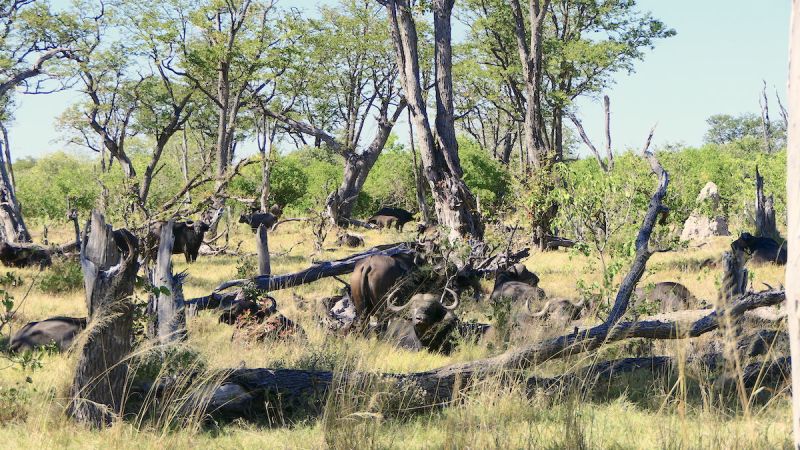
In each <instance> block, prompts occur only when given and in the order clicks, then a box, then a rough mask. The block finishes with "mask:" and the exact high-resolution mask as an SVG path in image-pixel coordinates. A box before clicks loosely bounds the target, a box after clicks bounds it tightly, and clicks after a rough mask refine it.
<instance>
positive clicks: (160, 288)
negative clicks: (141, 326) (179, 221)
mask: <svg viewBox="0 0 800 450" xmlns="http://www.w3.org/2000/svg"><path fill="white" fill-rule="evenodd" d="M173 224H174V220H170V221H169V222H168V223H167V226H165V227H161V236H160V241H159V246H158V257H157V259H156V267H155V270H153V271H152V272H151V273H150V283H151V285H152V287H153V292H152V293H151V294H150V304H151V311H152V314H153V320H154V322H155V323H154V324H153V331H154V334H155V336H153V337H155V338H157V339H158V341H159V343H161V344H162V345H165V344H169V343H172V342H177V341H181V340H183V339H185V338H186V314H185V311H184V298H183V279H184V278H185V274H179V275H173V274H172V247H173V246H174V245H175V235H174V234H173V232H172V231H173Z"/></svg>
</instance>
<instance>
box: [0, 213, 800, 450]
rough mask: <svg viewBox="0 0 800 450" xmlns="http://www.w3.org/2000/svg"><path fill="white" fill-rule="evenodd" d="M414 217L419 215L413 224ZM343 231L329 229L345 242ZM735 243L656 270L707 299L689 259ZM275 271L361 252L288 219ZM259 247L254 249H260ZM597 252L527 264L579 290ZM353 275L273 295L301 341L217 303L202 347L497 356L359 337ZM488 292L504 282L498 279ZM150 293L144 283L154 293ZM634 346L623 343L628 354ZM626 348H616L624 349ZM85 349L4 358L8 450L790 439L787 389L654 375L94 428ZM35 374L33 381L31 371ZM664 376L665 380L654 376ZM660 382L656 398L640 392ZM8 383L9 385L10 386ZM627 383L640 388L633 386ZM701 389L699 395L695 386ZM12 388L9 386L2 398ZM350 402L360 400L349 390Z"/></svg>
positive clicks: (206, 354) (404, 366)
mask: <svg viewBox="0 0 800 450" xmlns="http://www.w3.org/2000/svg"><path fill="white" fill-rule="evenodd" d="M237 227H238V228H236V229H235V239H234V242H236V241H239V240H242V241H243V242H242V245H241V247H240V250H241V251H243V252H253V251H254V243H253V242H252V241H253V239H252V237H251V235H250V234H249V231H248V230H247V229H246V228H244V226H238V225H237ZM409 228H410V227H409ZM364 235H365V240H366V245H367V247H370V246H372V245H375V244H379V243H385V242H392V241H400V240H404V239H409V238H412V237H413V233H410V232H408V233H397V232H384V233H379V232H376V231H367V232H365V233H364ZM50 236H51V240H53V241H66V240H67V239H69V230H68V229H66V228H64V229H59V230H55V231H53V230H51V233H50ZM334 239H335V236H333V234H331V235H330V236H329V237H328V244H327V245H326V248H327V247H333V244H332V241H333V240H334ZM729 242H730V240H729V239H727V238H719V239H716V240H714V241H712V242H710V243H709V244H708V245H706V246H703V247H701V248H690V249H689V250H686V251H682V252H678V253H665V254H658V255H656V256H654V257H653V259H652V262H651V264H650V268H651V269H650V270H649V271H648V272H647V273H646V275H645V278H644V282H658V281H666V280H671V281H678V282H681V283H683V284H685V285H686V286H687V287H689V289H690V290H691V291H692V292H694V293H695V295H696V296H697V297H699V298H703V299H708V300H712V299H713V298H714V297H715V296H716V290H717V283H718V281H717V280H718V278H719V274H718V271H715V270H702V271H684V270H681V269H680V268H679V267H680V265H681V264H682V263H685V262H686V261H690V260H695V259H698V260H699V259H702V258H706V257H717V256H719V255H720V254H721V253H722V251H724V250H725V248H726V246H727V245H728V243H729ZM270 246H271V250H272V253H273V258H272V269H273V272H274V273H287V272H293V271H296V270H300V269H302V268H305V267H307V266H308V265H309V263H310V262H311V260H312V258H314V259H334V258H339V257H342V256H345V255H347V254H350V253H352V252H353V250H351V249H336V250H333V251H326V252H325V253H324V254H323V255H312V253H313V238H312V236H311V233H310V230H308V229H307V228H305V227H304V226H302V225H300V224H296V223H289V224H284V225H282V226H281V227H280V228H279V229H278V231H277V232H276V233H273V234H271V235H270ZM250 258H251V259H252V258H253V257H250ZM174 261H175V266H176V267H175V270H176V271H182V270H187V271H188V273H189V278H188V279H187V283H186V286H185V288H184V292H185V294H186V296H187V297H193V296H198V295H201V294H206V293H208V291H209V290H211V289H213V287H214V286H216V285H217V284H218V283H219V282H221V281H224V280H228V279H230V278H233V277H235V275H236V271H237V268H236V266H237V264H238V258H237V257H232V256H218V257H214V258H209V257H201V258H200V260H199V261H198V262H197V263H195V264H192V265H187V264H185V263H184V262H183V258H182V257H181V256H176V257H175V259H174ZM589 262H590V260H589V259H587V258H586V257H583V256H576V255H572V254H570V253H567V252H554V253H547V254H534V255H533V256H532V257H531V258H529V260H528V261H526V264H527V266H528V267H529V268H530V269H531V270H533V271H535V272H537V273H538V274H539V275H540V278H541V285H542V287H543V288H544V289H545V290H546V291H547V292H548V294H550V295H552V296H558V297H568V298H576V297H577V296H578V288H577V280H579V279H582V280H585V281H586V282H587V283H591V282H599V280H600V275H599V274H598V273H596V272H592V271H591V270H589V267H590V264H589ZM14 272H15V273H17V274H18V275H21V276H22V277H23V278H24V279H25V282H26V283H25V285H23V286H20V287H16V288H13V289H11V292H12V294H13V295H14V296H15V298H16V300H17V301H18V302H22V300H23V298H24V297H25V292H26V290H27V289H28V288H29V287H30V285H31V283H32V282H34V280H35V279H36V278H37V276H38V274H37V271H36V270H14ZM752 272H753V273H754V275H753V283H754V285H755V287H757V288H758V287H760V286H761V283H769V284H772V285H778V284H780V283H781V281H782V279H783V270H782V269H781V268H778V267H772V266H765V267H758V268H755V269H752ZM340 286H341V285H340V284H339V283H338V282H337V281H335V280H333V279H325V280H321V281H318V282H316V283H313V284H309V285H305V286H300V287H298V288H295V289H287V290H283V291H278V292H275V293H273V295H274V296H275V297H276V299H277V301H278V304H279V308H280V310H281V311H282V312H283V314H284V315H286V316H287V317H289V318H291V319H292V320H295V321H297V322H298V323H299V324H300V325H301V326H302V327H303V328H304V329H305V331H306V334H307V339H306V340H298V341H291V342H288V343H282V344H276V343H270V342H266V343H257V344H247V345H243V344H241V343H237V342H232V341H231V335H232V330H231V328H230V327H229V326H227V325H221V324H219V323H217V319H216V315H215V314H213V313H211V312H204V313H202V314H200V315H199V316H198V317H196V318H193V319H192V320H191V321H190V323H189V328H190V339H189V342H188V345H189V346H190V347H192V348H194V349H196V351H198V352H199V354H200V355H201V356H202V358H203V359H204V360H205V361H206V363H207V364H208V366H209V367H211V368H229V367H237V366H241V365H243V366H246V367H303V368H310V367H317V368H320V369H331V368H334V367H340V366H341V364H342V363H343V362H347V364H354V365H355V366H356V367H357V368H359V369H361V370H368V371H374V372H409V371H419V370H425V369H431V368H434V367H437V366H441V365H443V364H447V363H450V362H455V361H465V360H470V359H477V358H481V357H485V356H487V355H489V354H490V353H491V351H490V350H489V349H487V347H486V346H485V345H465V346H462V347H461V348H460V349H459V350H458V351H456V352H455V353H454V354H452V355H450V356H442V355H435V354H430V353H427V352H421V353H411V352H407V351H403V350H398V349H395V348H393V347H392V346H390V345H388V344H386V343H382V342H378V341H376V340H365V339H361V338H356V337H346V338H334V337H331V336H329V335H327V334H326V333H325V332H324V331H323V330H322V329H321V328H320V327H319V326H318V325H317V324H316V322H315V320H314V303H315V301H316V300H317V299H319V298H321V297H324V296H328V295H331V294H333V293H335V292H337V291H338V289H339V288H340ZM485 288H486V289H485V290H486V291H487V292H488V290H489V289H490V286H489V284H486V285H485ZM139 295H143V294H142V293H140V294H139ZM467 309H468V313H467V314H466V315H467V317H469V318H476V319H479V320H481V321H488V319H487V314H488V312H489V311H488V307H487V305H486V303H485V302H484V303H482V304H468V305H467ZM85 314H86V307H85V305H84V298H83V293H82V291H75V292H72V293H69V294H66V295H58V296H53V295H47V294H43V293H42V292H40V291H39V290H38V289H37V288H36V287H35V286H34V287H33V289H32V290H31V292H30V294H29V295H28V297H27V298H25V300H24V302H23V303H22V304H21V307H20V310H19V314H18V316H17V318H16V319H15V321H14V323H13V325H14V327H15V329H16V328H18V327H19V326H21V325H22V324H23V323H24V322H27V321H29V320H35V319H41V318H45V317H50V316H53V315H73V316H83V315H85ZM619 347H620V346H616V347H615V348H614V349H611V350H609V351H608V352H609V353H614V354H619V353H620V352H621V350H619ZM685 347H686V343H682V342H674V343H667V344H664V345H663V346H662V347H660V348H659V349H658V350H659V352H664V353H669V354H678V355H680V354H684V353H685V351H686V350H685ZM615 352H616V353H615ZM590 358H592V356H582V357H579V358H574V359H571V360H568V361H562V362H558V363H555V364H551V365H548V366H545V367H542V368H541V369H540V372H541V373H542V374H548V373H558V372H561V371H563V370H564V369H568V368H571V367H577V366H581V365H583V364H585V363H587V362H588V361H589V360H590ZM73 365H74V356H73V355H70V354H65V355H50V356H46V357H45V358H44V360H43V367H42V368H40V369H37V370H35V371H30V370H22V369H20V368H19V367H8V368H2V367H0V388H2V389H3V390H5V391H6V392H7V390H8V389H9V388H11V387H19V388H20V389H22V390H23V391H24V392H25V395H26V397H25V398H24V399H23V400H21V401H20V402H19V403H20V404H21V405H22V406H21V412H20V413H19V415H18V416H17V417H16V419H15V420H11V421H9V422H6V423H2V424H0V443H2V444H0V447H2V448H42V449H45V448H47V449H49V448H103V449H107V448H115V449H129V448H130V449H134V448H136V449H140V448H176V449H178V448H196V447H210V448H255V447H266V448H322V447H334V448H355V447H358V448H426V449H427V448H581V447H582V448H781V447H785V448H789V447H790V432H791V426H790V420H789V416H790V414H789V405H788V402H787V401H786V399H785V398H784V397H781V396H778V397H775V398H774V399H773V400H772V401H770V402H769V403H766V404H756V405H755V406H754V407H753V408H751V409H750V410H749V412H748V414H744V413H742V412H741V410H740V409H737V408H728V407H725V406H723V405H710V406H709V405H708V404H706V403H704V402H703V401H701V399H699V398H692V397H691V395H692V394H686V395H684V396H683V397H681V396H680V395H678V394H676V393H675V392H674V391H673V389H672V388H673V387H674V386H673V385H672V384H669V383H662V384H661V385H659V384H658V382H656V381H654V380H636V379H631V380H623V381H624V383H629V384H624V386H623V389H621V391H623V394H622V395H619V396H612V397H610V398H604V399H592V400H590V399H588V398H578V397H574V396H567V397H563V398H561V397H559V398H553V397H547V396H543V395H541V396H534V397H533V398H527V397H526V396H525V395H524V393H523V392H521V390H520V389H519V388H518V387H513V386H512V387H509V386H508V385H503V384H502V383H498V382H494V381H491V380H490V381H488V382H486V383H484V384H482V385H481V387H480V388H478V389H474V390H472V391H470V392H469V393H468V394H467V395H466V397H465V398H463V399H462V401H461V402H459V403H457V404H456V405H454V406H452V407H449V408H447V409H444V410H440V411H435V412H430V413H425V414H422V415H418V416H414V417H411V418H404V419H390V418H386V417H383V416H381V415H380V414H375V415H367V416H359V417H358V418H354V417H352V416H343V417H339V415H338V412H337V410H335V409H333V410H331V411H329V412H328V414H329V416H330V417H329V419H327V420H326V421H323V420H309V421H307V422H302V423H299V424H296V425H295V426H292V427H284V428H266V427H263V426H257V425H253V424H247V423H240V422H235V423H232V424H221V425H219V426H218V427H209V428H206V429H205V430H203V431H199V432H196V431H193V430H188V429H187V430H181V429H172V430H166V429H162V428H158V427H153V426H150V425H147V424H145V425H143V426H141V427H137V426H135V425H134V423H133V422H122V423H118V424H116V425H115V426H114V427H112V428H110V429H108V430H103V431H90V430H87V429H84V428H82V427H80V426H78V425H76V424H74V423H72V422H70V421H69V420H68V419H67V418H66V417H65V415H64V414H63V411H64V406H65V401H64V396H65V393H66V391H67V386H68V384H69V383H70V381H71V376H72V373H71V371H72V367H73ZM26 378H30V382H26ZM650 385H652V386H650ZM648 387H649V388H650V390H649V391H648V394H647V395H648V396H649V397H648V398H647V399H646V401H645V400H643V399H642V398H641V396H639V395H638V394H637V392H638V391H640V390H641V389H645V388H648ZM1 392H4V391H0V393H1ZM625 392H627V393H625ZM687 395H689V397H687ZM0 399H1V397H0ZM339 400H341V401H346V399H339Z"/></svg>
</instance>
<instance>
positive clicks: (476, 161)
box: [412, 140, 511, 215]
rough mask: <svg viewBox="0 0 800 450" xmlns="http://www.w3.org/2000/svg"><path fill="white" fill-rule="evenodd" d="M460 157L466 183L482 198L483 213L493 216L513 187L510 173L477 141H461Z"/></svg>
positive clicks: (459, 146)
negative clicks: (493, 212)
mask: <svg viewBox="0 0 800 450" xmlns="http://www.w3.org/2000/svg"><path fill="white" fill-rule="evenodd" d="M458 156H459V157H460V159H461V168H462V169H463V170H464V182H465V183H466V184H467V186H468V187H469V189H470V191H472V195H475V196H477V197H479V198H480V200H481V207H482V209H483V211H485V212H488V213H489V215H491V212H492V211H496V210H498V209H499V208H500V207H502V206H503V201H504V200H505V198H506V194H507V193H508V191H509V189H510V185H511V177H510V176H509V173H508V172H507V171H506V170H505V168H504V167H503V166H502V165H501V164H500V163H499V162H498V161H497V160H495V159H493V158H492V156H491V155H489V153H488V152H486V151H484V150H483V149H481V148H480V146H479V145H478V144H477V143H476V142H475V141H472V140H460V141H459V143H458ZM412 195H413V192H412Z"/></svg>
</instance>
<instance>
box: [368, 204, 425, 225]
mask: <svg viewBox="0 0 800 450" xmlns="http://www.w3.org/2000/svg"><path fill="white" fill-rule="evenodd" d="M378 216H386V217H394V218H395V219H397V220H396V221H395V224H396V225H395V226H396V227H397V229H398V230H402V229H403V226H404V225H405V224H407V223H408V222H411V221H412V220H414V214H411V213H410V212H408V211H406V210H405V209H402V208H391V207H388V206H385V207H383V208H381V209H379V210H378V212H376V213H375V214H373V215H372V218H375V217H378ZM372 218H370V220H369V221H368V222H370V223H372V222H371V220H372Z"/></svg>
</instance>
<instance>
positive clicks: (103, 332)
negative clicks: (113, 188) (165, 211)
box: [69, 211, 138, 427]
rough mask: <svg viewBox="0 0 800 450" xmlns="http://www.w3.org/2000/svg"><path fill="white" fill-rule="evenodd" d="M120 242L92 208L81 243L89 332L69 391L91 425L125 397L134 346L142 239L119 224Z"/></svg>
mask: <svg viewBox="0 0 800 450" xmlns="http://www.w3.org/2000/svg"><path fill="white" fill-rule="evenodd" d="M121 231H122V232H121V233H118V235H119V236H120V237H121V241H124V242H120V243H119V244H118V243H116V242H115V233H114V231H112V229H111V226H110V225H106V223H105V219H104V218H103V216H102V215H101V214H100V213H99V212H97V211H93V212H92V218H91V220H90V223H89V224H88V225H87V230H86V236H85V238H84V241H83V247H82V248H81V266H82V267H83V274H84V283H85V286H86V303H87V308H88V312H89V332H88V333H87V335H88V338H87V340H86V344H85V345H84V346H83V348H82V349H81V350H80V353H81V356H80V359H79V361H78V366H77V368H76V370H75V377H74V379H73V382H72V388H71V391H70V406H69V412H70V414H71V415H72V416H73V417H74V418H75V419H77V420H78V421H80V422H84V423H86V424H88V425H90V426H93V427H100V426H105V425H110V424H111V422H112V420H113V419H114V417H116V416H117V414H119V413H120V411H121V410H122V407H123V403H124V397H123V394H124V384H125V380H126V378H127V372H128V367H127V364H125V362H124V360H125V358H126V357H127V356H128V354H129V353H130V351H131V346H132V334H133V330H132V325H133V304H132V303H131V300H130V297H131V294H133V288H134V281H135V278H136V272H137V269H138V264H137V262H136V258H137V255H138V243H137V242H134V241H133V238H130V237H127V236H129V235H130V233H128V232H127V231H126V230H121Z"/></svg>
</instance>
